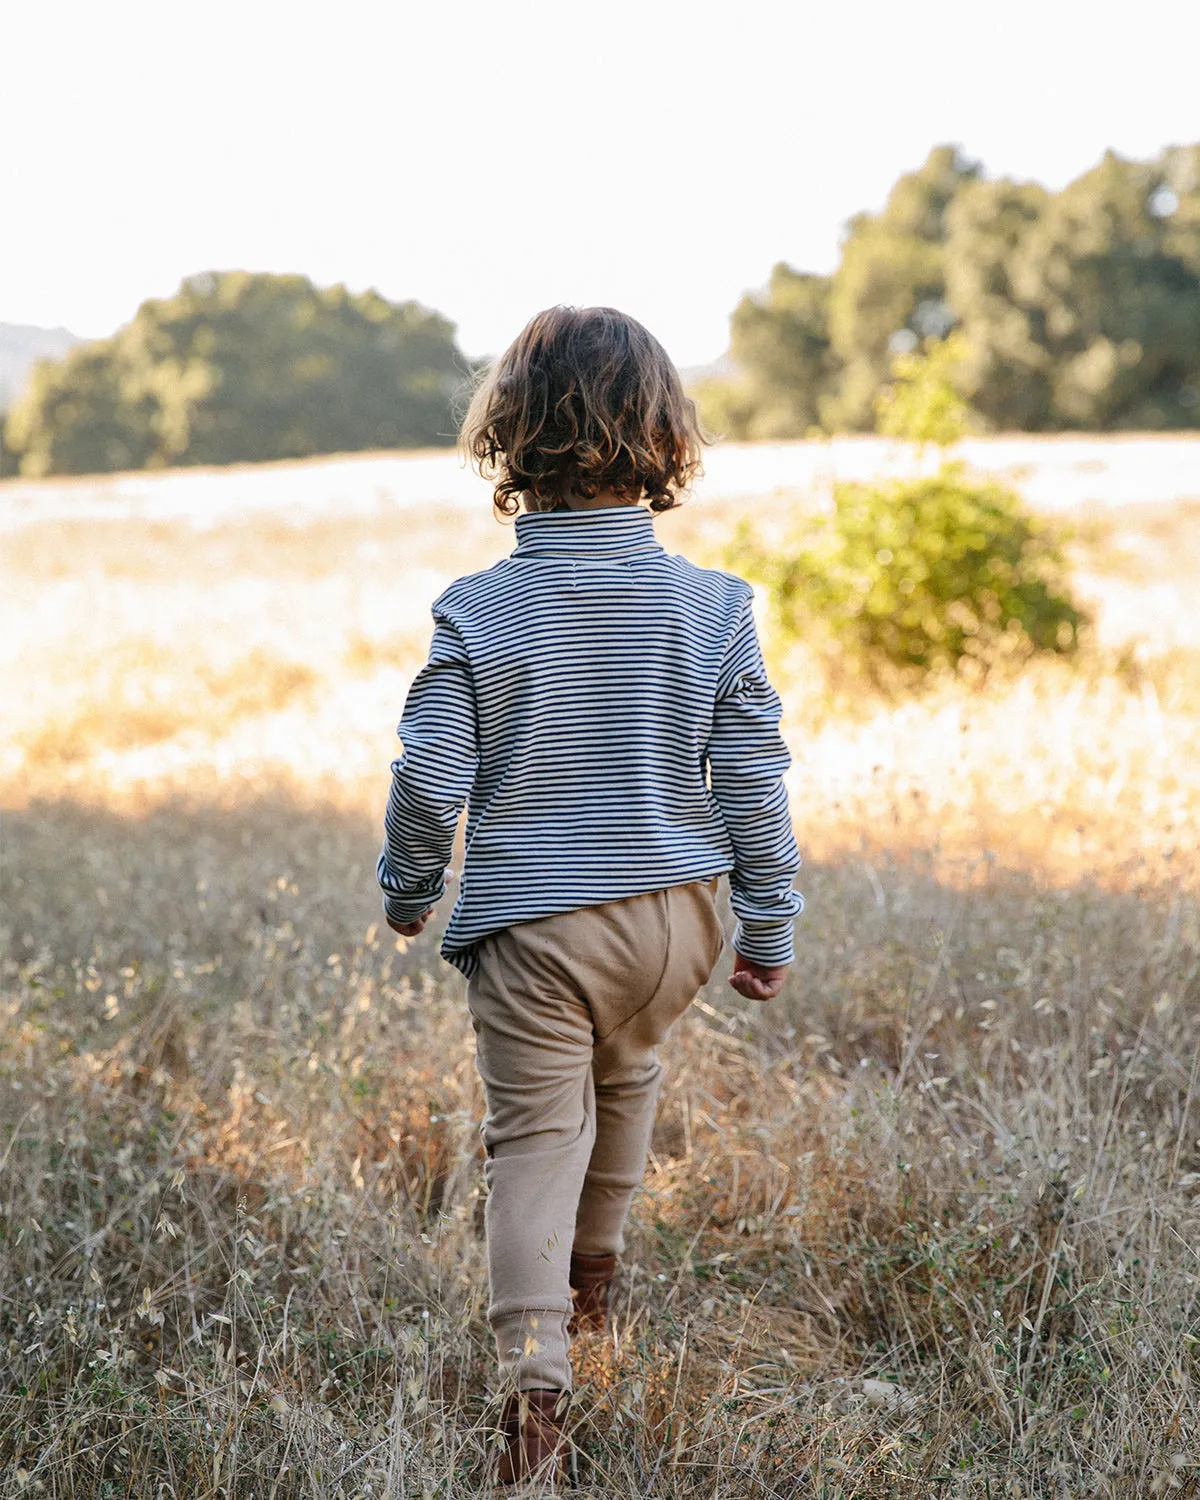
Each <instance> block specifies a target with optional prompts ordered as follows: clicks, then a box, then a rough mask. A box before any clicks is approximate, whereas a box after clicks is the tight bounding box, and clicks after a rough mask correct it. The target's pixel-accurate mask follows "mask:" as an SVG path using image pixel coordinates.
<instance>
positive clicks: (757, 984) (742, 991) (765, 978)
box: [729, 952, 791, 1000]
mask: <svg viewBox="0 0 1200 1500" xmlns="http://www.w3.org/2000/svg"><path fill="white" fill-rule="evenodd" d="M790 968H791V965H790V964H780V965H779V966H778V967H776V968H768V967H767V966H766V965H765V964H756V963H755V962H754V960H753V959H750V958H743V957H742V955H741V954H740V953H736V952H735V953H734V955H733V973H732V975H731V976H730V979H729V983H730V984H731V985H732V986H733V988H734V989H735V990H737V992H738V994H739V995H745V997H746V999H747V1000H774V998H775V996H776V995H778V993H779V991H780V990H781V989H782V988H783V980H784V976H785V975H786V974H787V971H788V969H790Z"/></svg>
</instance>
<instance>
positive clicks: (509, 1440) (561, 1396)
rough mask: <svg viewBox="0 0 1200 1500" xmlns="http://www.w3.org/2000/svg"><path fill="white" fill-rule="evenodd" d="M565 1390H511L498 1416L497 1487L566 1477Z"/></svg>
mask: <svg viewBox="0 0 1200 1500" xmlns="http://www.w3.org/2000/svg"><path fill="white" fill-rule="evenodd" d="M570 1399H571V1397H570V1393H569V1392H568V1391H545V1390H538V1391H513V1393H512V1394H511V1395H510V1396H509V1397H508V1399H507V1400H506V1401H505V1403H504V1410H503V1412H502V1413H501V1415H500V1431H501V1432H502V1433H503V1434H504V1444H505V1446H504V1451H503V1453H501V1455H500V1462H499V1464H498V1465H497V1468H496V1483H497V1484H517V1483H519V1482H520V1481H521V1480H522V1479H537V1480H542V1481H548V1480H552V1479H566V1478H567V1434H566V1413H567V1403H568V1402H569V1401H570Z"/></svg>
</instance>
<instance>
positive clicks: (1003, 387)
mask: <svg viewBox="0 0 1200 1500" xmlns="http://www.w3.org/2000/svg"><path fill="white" fill-rule="evenodd" d="M1050 196H1051V195H1050V194H1049V193H1048V192H1047V191H1046V190H1045V189H1044V188H1042V187H1039V186H1038V185H1037V184H1036V183H1016V182H1010V181H1008V180H1007V179H1001V180H999V181H995V182H992V181H986V180H984V179H982V178H980V179H977V180H976V181H974V182H968V183H964V184H963V187H962V189H961V190H960V191H959V192H958V193H957V194H956V195H955V198H954V201H953V202H952V203H951V204H950V207H949V208H948V210H947V213H946V225H947V236H946V246H945V260H944V267H945V277H946V302H947V304H948V306H949V307H951V308H952V309H953V311H954V316H955V318H956V320H957V323H956V326H957V328H958V330H959V331H960V332H961V334H962V343H961V348H962V360H961V362H960V364H959V367H958V369H957V371H956V384H957V386H958V388H959V390H960V391H961V393H962V394H963V396H964V397H965V398H966V399H967V400H968V401H969V402H970V403H971V405H972V406H973V408H974V409H975V410H976V411H977V412H978V413H979V415H980V417H981V418H982V420H983V423H984V425H986V426H988V427H991V428H1017V429H1020V430H1022V431H1032V432H1037V431H1041V430H1043V429H1045V428H1047V427H1051V426H1053V425H1054V424H1055V413H1054V392H1053V386H1052V382H1051V379H1050V369H1051V363H1052V359H1051V355H1050V353H1049V351H1048V350H1047V349H1046V347H1045V345H1044V344H1043V343H1042V342H1041V341H1040V340H1039V338H1038V333H1037V320H1036V318H1035V315H1034V310H1033V308H1032V307H1031V306H1030V305H1029V304H1028V303H1027V302H1026V301H1025V300H1024V294H1023V291H1021V290H1019V289H1018V288H1017V287H1016V286H1015V285H1014V273H1015V270H1016V266H1017V264H1018V262H1019V259H1020V257H1021V256H1022V255H1023V254H1024V253H1025V247H1026V241H1027V238H1028V236H1029V234H1030V232H1031V230H1032V228H1033V227H1034V226H1035V225H1036V224H1037V223H1038V222H1039V220H1040V218H1041V216H1042V215H1043V214H1044V213H1045V211H1046V205H1047V204H1048V203H1049V201H1050Z"/></svg>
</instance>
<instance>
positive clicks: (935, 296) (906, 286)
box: [826, 146, 979, 430]
mask: <svg viewBox="0 0 1200 1500" xmlns="http://www.w3.org/2000/svg"><path fill="white" fill-rule="evenodd" d="M978 173H979V166H978V164H977V163H975V162H971V161H968V160H967V159H966V158H965V157H964V156H963V155H962V153H961V152H960V151H959V150H958V149H957V148H956V147H953V146H938V147H936V148H935V149H934V150H933V151H931V152H930V153H929V156H928V158H927V160H926V162H925V164H924V165H923V166H922V167H921V168H920V169H919V170H918V171H916V172H908V173H906V174H905V175H904V176H903V177H901V178H900V179H899V181H898V182H897V183H896V185H895V187H894V188H893V189H892V191H891V193H890V194H889V195H888V200H887V203H886V205H885V206H884V209H883V212H882V213H880V214H859V215H858V216H857V217H856V218H855V219H852V220H851V222H850V226H849V232H848V234H847V236H846V239H845V241H844V242H843V245H842V258H841V264H840V265H839V266H838V268H837V271H836V273H835V274H834V277H833V284H832V288H831V290H830V296H829V330H830V339H831V344H832V350H833V354H834V357H835V359H836V360H837V362H838V367H839V370H840V376H839V380H838V385H837V388H836V394H835V395H834V396H833V398H832V399H831V400H830V402H829V403H828V404H827V407H826V411H827V415H828V417H829V420H830V421H831V423H832V424H833V425H834V426H836V427H844V428H850V429H853V430H864V429H868V428H870V427H871V426H873V424H874V416H875V398H876V395H877V394H878V391H879V388H880V386H881V385H882V384H883V383H884V382H885V381H886V380H887V378H888V373H889V370H890V365H891V359H892V356H893V355H894V354H895V353H896V352H897V349H901V350H902V349H904V348H905V347H912V346H914V345H915V343H916V342H917V341H919V340H920V339H923V338H930V337H933V338H940V337H942V336H944V335H945V334H946V333H948V332H949V331H950V329H951V328H952V327H953V325H954V322H955V317H954V313H953V311H952V309H951V308H950V307H949V305H948V304H947V302H946V283H945V272H944V247H945V242H946V235H947V214H948V211H949V209H950V206H951V204H952V203H953V201H954V198H955V195H956V194H957V193H958V192H959V190H960V189H961V188H962V186H963V185H964V184H965V183H968V182H971V181H973V180H974V179H975V178H976V177H977V176H978Z"/></svg>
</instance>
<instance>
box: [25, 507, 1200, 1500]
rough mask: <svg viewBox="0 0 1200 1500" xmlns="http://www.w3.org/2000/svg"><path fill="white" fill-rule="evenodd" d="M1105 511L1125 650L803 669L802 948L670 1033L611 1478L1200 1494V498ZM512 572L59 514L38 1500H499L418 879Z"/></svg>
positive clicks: (36, 1120) (705, 546)
mask: <svg viewBox="0 0 1200 1500" xmlns="http://www.w3.org/2000/svg"><path fill="white" fill-rule="evenodd" d="M209 483H210V484H212V485H214V486H218V485H220V484H221V483H222V480H221V479H220V478H211V479H210V481H209ZM2 493H3V492H2V491H0V496H2ZM791 503H792V500H791V497H790V496H789V495H788V494H787V493H786V492H780V491H778V490H777V491H775V492H774V493H773V494H772V495H771V496H770V497H769V499H768V500H767V501H764V502H763V505H762V509H763V512H764V524H769V523H770V522H771V520H772V518H774V519H778V517H779V516H780V515H781V514H782V513H783V512H784V511H786V509H787V507H788V505H789V504H791ZM744 508H745V502H740V503H739V502H737V501H736V500H734V499H732V498H721V497H720V496H707V497H705V496H702V497H701V498H699V499H698V500H697V501H696V502H695V503H694V504H693V505H692V506H691V507H689V508H687V509H685V510H683V511H681V512H680V513H678V514H676V515H673V516H668V517H665V518H663V519H662V520H661V521H660V522H659V523H658V525H659V531H660V535H661V536H662V538H663V540H664V541H665V542H666V543H667V545H668V546H670V547H672V548H674V549H677V550H680V551H683V552H686V553H688V554H689V555H691V556H693V557H695V558H696V559H697V560H698V561H711V560H713V559H715V558H716V557H717V556H718V555H719V553H720V549H721V546H722V545H723V542H724V539H725V538H726V537H727V536H728V535H729V533H730V530H731V528H732V525H733V522H734V520H735V519H736V518H737V516H739V515H740V514H743V513H744ZM1075 520H1076V522H1077V531H1076V538H1075V541H1074V542H1073V544H1072V545H1073V549H1074V553H1075V557H1076V562H1077V568H1078V574H1077V577H1078V582H1079V588H1080V590H1081V592H1082V593H1083V594H1084V596H1085V597H1086V598H1087V599H1088V600H1090V601H1091V602H1092V604H1093V607H1094V609H1095V611H1096V627H1095V630H1094V632H1093V634H1092V636H1091V638H1090V639H1089V641H1088V644H1087V649H1086V651H1085V652H1084V654H1083V656H1082V658H1081V659H1080V660H1079V661H1077V662H1075V663H1071V664H1068V663H1063V662H1051V663H1048V664H1045V665H1039V666H1036V667H1034V668H1031V669H1029V670H1027V671H1025V672H1024V673H1022V674H1020V675H1014V676H1012V677H1009V678H1005V679H999V680H998V679H993V680H992V681H990V682H989V683H988V685H987V686H986V688H984V689H973V690H972V689H968V688H966V687H963V686H955V685H945V686H942V687H937V688H934V689H932V690H931V691H930V692H929V693H928V694H926V695H923V696H921V697H918V698H913V699H909V700H906V701H903V702H898V703H888V702H884V701H875V700H866V699H863V698H852V697H849V696H848V695H847V694H846V693H845V692H844V691H841V690H835V689H834V688H831V686H830V685H829V683H828V682H826V681H825V680H823V679H822V678H821V677H820V675H819V674H818V671H817V667H816V664H815V663H814V662H813V661H811V660H809V659H807V658H806V656H805V654H804V652H803V650H792V651H791V652H789V653H787V654H786V655H785V654H783V653H781V652H778V651H777V652H776V653H775V670H776V673H777V675H778V677H779V680H780V681H781V684H782V685H783V687H784V689H785V694H786V698H787V702H788V708H789V715H788V729H789V735H790V739H791V743H792V746H793V750H794V754H795V766H794V770H793V773H792V794H793V806H794V810H795V814H796V819H797V827H798V833H799V837H800V841H801V846H802V849H803V851H804V853H805V860H806V864H805V869H804V871H803V872H802V878H801V880H800V882H799V884H800V885H801V888H802V889H803V890H804V892H805V894H806V897H807V900H808V910H807V912H806V915H805V917H804V919H803V921H802V924H801V927H800V957H799V961H798V962H797V964H796V966H795V969H794V971H793V973H792V975H791V977H790V978H789V982H788V986H787V989H786V991H785V994H784V995H783V997H782V998H781V999H780V1000H779V1001H777V1002H774V1003H772V1004H770V1005H767V1006H761V1007H760V1006H756V1005H754V1004H753V1003H752V1002H747V1001H743V1000H741V999H740V998H739V997H738V996H737V995H735V994H734V993H733V992H732V991H731V990H730V989H729V988H728V986H727V984H726V983H725V981H724V975H725V973H726V972H727V968H723V969H722V970H719V971H718V976H717V977H716V978H715V979H714V981H713V983H712V984H711V985H710V986H709V988H708V990H707V991H706V992H705V993H704V994H703V995H702V996H701V997H700V999H699V1001H698V1003H697V1005H696V1006H695V1007H694V1008H693V1011H692V1013H691V1014H690V1016H689V1017H688V1018H687V1019H686V1021H685V1022H684V1023H683V1024H682V1025H681V1027H680V1028H679V1029H678V1033H677V1035H675V1036H673V1037H672V1039H671V1040H670V1043H669V1045H668V1047H667V1049H666V1057H665V1061H666V1063H667V1066H668V1082H667V1084H666V1086H665V1091H664V1094H663V1098H662V1103H661V1107H660V1114H659V1121H658V1125H657V1130H656V1134H655V1139H654V1148H653V1157H652V1161H651V1168H650V1172H649V1175H648V1178H647V1183H646V1189H645V1192H644V1193H643V1194H642V1195H641V1196H640V1197H639V1199H638V1200H637V1203H636V1205H635V1222H634V1225H633V1232H632V1235H631V1239H630V1247H629V1249H628V1251H627V1254H626V1256H625V1263H624V1267H623V1271H622V1278H621V1283H620V1295H619V1307H618V1318H617V1323H616V1326H615V1329H614V1332H613V1334H612V1336H611V1338H610V1339H609V1340H608V1341H606V1342H603V1343H595V1342H593V1343H591V1344H586V1345H581V1346H580V1347H579V1348H578V1351H577V1352H578V1361H577V1367H578V1382H577V1394H576V1401H575V1410H576V1412H577V1416H578V1423H579V1425H578V1429H577V1433H576V1437H577V1452H576V1455H575V1471H576V1484H577V1492H578V1493H579V1494H581V1495H591V1496H616V1497H632V1496H639V1497H641V1496H652V1497H685V1496H686V1497H696V1500H742V1497H764V1500H775V1497H793V1496H795V1497H800V1496H810V1497H813V1500H818V1497H820V1500H892V1497H895V1500H901V1497H903V1500H910V1497H911V1500H916V1497H925V1496H931V1497H939V1500H940V1497H945V1500H951V1497H954V1500H966V1497H972V1500H974V1497H981V1500H982V1497H988V1500H1034V1497H1037V1500H1076V1497H1085V1496H1086V1497H1105V1500H1118V1497H1119V1500H1143V1497H1149V1496H1159V1495H1162V1496H1179V1497H1185V1496H1196V1495H1200V1071H1198V1070H1200V501H1197V502H1195V503H1191V504H1189V503H1184V502H1178V503H1171V504H1168V503H1156V504H1153V505H1142V506H1119V505H1113V506H1109V507H1108V508H1106V509H1105V510H1103V511H1102V512H1100V511H1098V512H1095V513H1090V514H1087V515H1084V514H1082V513H1080V514H1078V515H1076V517H1075ZM509 542H510V538H509V534H508V532H507V531H506V530H505V529H504V528H503V527H501V526H498V525H497V524H496V523H495V522H494V521H493V520H492V518H491V516H490V515H489V514H488V512H487V508H486V505H482V506H481V507H480V508H479V509H478V510H477V511H472V510H470V509H469V508H468V507H464V506H461V505H454V506H449V505H448V506H444V507H438V506H435V505H432V504H431V505H428V506H416V507H409V508H408V509H405V508H402V507H397V506H395V505H388V504H386V503H384V502H383V501H382V500H381V501H379V503H378V504H372V503H366V502H364V503H363V504H361V505H359V506H357V507H347V509H346V511H345V513H343V514H340V515H339V514H337V513H335V512H334V511H333V510H331V509H330V508H329V507H326V508H325V509H324V510H322V509H320V508H312V507H309V508H307V509H305V511H304V512H303V514H302V515H300V516H297V517H289V516H288V514H287V513H286V512H282V511H280V510H278V509H275V510H269V509H255V510H252V511H250V512H248V513H247V514H246V515H245V516H244V517H242V518H240V519H239V518H238V516H237V515H236V514H230V513H228V512H227V511H226V512H223V513H222V515H221V517H220V519H219V520H218V521H217V522H216V523H215V524H212V525H207V526H201V527H197V526H194V525H192V524H190V522H189V521H188V520H187V518H186V517H181V516H180V515H178V514H173V515H170V516H168V517H166V518H164V519H161V520H155V519H153V517H152V515H145V514H140V515H128V514H116V515H114V516H112V517H111V518H106V517H105V516H104V515H103V513H102V512H101V513H97V512H96V511H95V509H93V510H90V511H88V512H87V513H86V515H85V516H83V518H81V519H77V520H72V519H70V517H69V515H67V514H63V513H61V512H58V513H56V514H54V515H53V516H50V517H48V518H42V519H39V518H38V515H37V513H36V510H35V511H31V512H30V513H29V514H28V515H25V516H24V517H23V518H22V519H21V521H20V524H17V525H12V526H11V527H10V528H9V529H8V531H7V533H6V536H5V540H4V569H5V589H4V595H3V600H2V602H0V652H2V653H3V657H4V670H5V677H6V681H7V683H8V693H7V696H6V713H5V743H4V747H3V751H2V752H0V753H2V756H3V759H2V760H0V797H2V800H3V805H4V807H5V809H6V812H5V817H4V860H3V875H4V886H5V891H4V894H5V907H4V917H3V923H4V931H3V952H4V957H3V965H4V982H3V992H2V994H0V1496H3V1497H5V1500H7V1497H9V1496H15V1495H20V1496H35V1495H36V1496H46V1497H51V1496H53V1497H56V1500H57V1497H63V1500H66V1497H72V1500H76V1497H77V1500H84V1497H86V1500H119V1497H125V1496H136V1497H138V1500H143V1497H144V1500H167V1497H173V1500H185V1497H186V1500H216V1497H218V1496H224V1497H228V1500H234V1497H237V1500H250V1497H254V1500H308V1497H313V1500H333V1497H343V1496H344V1497H368V1496H370V1497H374V1500H381V1497H384V1496H392V1497H400V1496H403V1497H406V1500H409V1497H411V1500H424V1497H426V1496H428V1497H433V1496H437V1497H439V1500H440V1497H447V1500H450V1497H458V1496H466V1495H472V1494H476V1493H478V1492H480V1490H481V1488H482V1487H483V1476H484V1474H485V1471H486V1464H487V1455H488V1449H489V1444H490V1443H491V1442H492V1441H493V1434H492V1424H494V1421H495V1418H496V1415H497V1412H496V1407H495V1404H494V1402H493V1400H492V1396H491V1393H490V1391H489V1384H488V1382H489V1376H490V1369H491V1351H490V1347H489V1339H488V1335H487V1329H486V1324H485V1321H484V1309H485V1305H486V1284H485V1269H484V1257H483V1244H482V1239H481V1208H482V1204H481V1192H482V1170H481V1168H482V1162H481V1152H480V1148H479V1145H478V1138H477V1127H478V1122H479V1117H480V1112H481V1098H480V1091H479V1088H478V1085H477V1082H476V1080H475V1076H474V1070H473V1058H472V1036H471V1030H470V1026H469V1023H468V1019H467V1015H466V1010H465V1004H464V1001H463V996H462V982H461V980H460V979H459V977H458V976H457V975H456V974H455V973H454V972H453V971H451V970H449V969H447V968H446V967H445V966H444V965H442V964H441V963H440V961H439V959H438V957H437V941H438V938H437V933H436V932H434V931H430V932H428V933H426V934H424V935H423V936H422V937H421V938H420V939H418V940H416V941H414V942H411V943H407V942H405V941H404V940H402V939H401V940H397V939H395V938H394V937H393V935H392V934H391V933H390V932H389V931H388V930H387V928H386V927H384V926H383V925H382V920H381V916H380V912H379V904H378V898H377V894H376V890H375V886H374V875H373V867H374V858H375V854H376V852H377V848H378V839H379V832H380V819H381V815H382V807H383V800H384V797H385V795H386V789H387V776H388V762H389V760H390V758H391V756H392V755H393V754H394V753H395V740H394V726H395V722H396V720H397V718H398V717H399V711H400V707H401V705H402V702H403V696H404V691H405V688H406V685H407V682H408V680H409V678H410V676H411V674H412V671H413V670H414V667H415V665H416V664H417V663H418V662H419V660H420V659H421V655H422V653H423V650H424V648H425V645H426V642H427V637H428V605H429V601H430V599H431V598H432V597H433V595H434V594H435V593H436V592H437V591H438V589H439V588H440V586H441V585H442V583H443V582H444V581H446V580H447V579H448V578H450V577H451V576H453V575H455V574H457V573H460V572H463V571H466V570H468V569H470V568H473V567H476V566H480V565H483V564H485V563H487V562H488V561H490V560H492V559H493V558H494V557H496V556H499V555H500V554H501V553H502V552H503V551H505V550H506V549H507V547H508V545H509ZM766 623H767V625H768V628H769V622H766ZM442 915H443V916H444V915H445V913H443V914H442Z"/></svg>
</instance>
